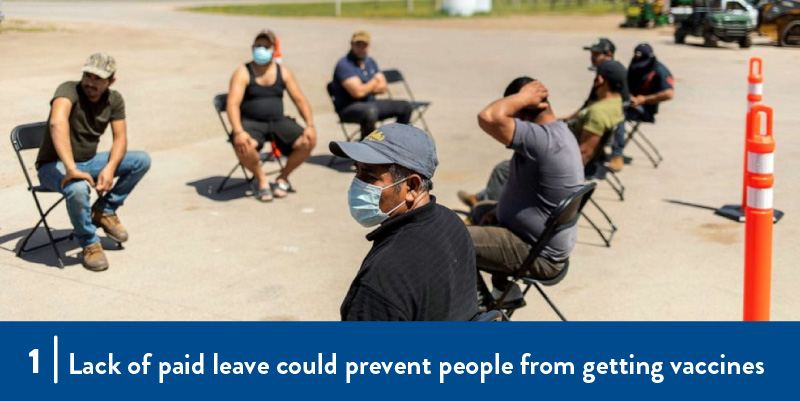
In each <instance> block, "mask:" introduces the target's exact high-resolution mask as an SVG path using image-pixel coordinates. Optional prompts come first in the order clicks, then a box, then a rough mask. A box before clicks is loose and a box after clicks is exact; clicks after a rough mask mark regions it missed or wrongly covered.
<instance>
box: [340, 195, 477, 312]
mask: <svg viewBox="0 0 800 401" xmlns="http://www.w3.org/2000/svg"><path fill="white" fill-rule="evenodd" d="M367 240H369V241H373V244H372V249H371V250H370V251H369V253H368V254H367V256H366V258H364V261H363V262H362V264H361V269H360V270H359V272H358V275H357V276H356V278H355V279H354V280H353V283H352V284H351V285H350V290H349V291H348V292H347V296H345V299H344V302H342V307H341V315H342V320H381V321H383V320H470V319H471V318H473V317H474V316H475V315H476V314H477V313H478V300H477V290H476V289H477V287H476V283H477V271H476V268H475V248H474V247H473V245H472V238H471V237H470V236H469V233H468V232H467V229H466V227H465V226H464V223H463V222H462V221H461V219H459V218H458V216H456V214H455V213H453V211H451V210H450V209H447V208H446V207H444V206H440V205H438V204H436V198H434V197H431V202H430V203H429V204H427V205H425V206H422V207H421V208H419V209H415V210H412V211H411V212H408V213H405V214H403V215H400V216H397V217H394V218H392V219H390V220H388V221H386V222H385V223H383V224H382V225H381V226H380V227H379V228H378V229H376V230H375V231H373V232H371V233H369V234H368V235H367Z"/></svg>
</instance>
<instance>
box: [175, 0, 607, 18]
mask: <svg viewBox="0 0 800 401" xmlns="http://www.w3.org/2000/svg"><path fill="white" fill-rule="evenodd" d="M581 3H583V2H582V1H581ZM621 4H622V2H620V3H618V5H617V6H615V5H614V3H611V2H607V3H606V2H604V3H593V4H585V5H579V3H578V1H575V0H573V1H570V2H566V1H564V0H558V1H556V2H554V4H553V5H552V6H551V4H550V1H549V0H538V1H536V0H519V1H517V2H513V1H512V0H495V1H494V4H493V7H492V12H491V13H485V14H478V15H479V16H481V15H483V16H508V15H530V14H589V15H598V14H608V13H612V12H619V11H620V10H621ZM435 5H436V3H435V1H434V0H414V11H413V12H412V13H409V12H408V9H407V6H408V5H407V3H406V1H402V0H400V1H367V2H353V3H350V2H342V15H341V16H342V17H345V18H444V17H448V16H447V15H445V14H443V13H440V12H437V11H436V10H435ZM335 7H336V6H335V4H334V3H333V2H328V3H292V4H246V5H245V4H238V5H237V4H234V5H226V6H200V7H187V8H183V10H186V11H195V12H205V13H219V14H234V15H253V16H264V15H266V16H273V17H333V16H335V12H336V10H335Z"/></svg>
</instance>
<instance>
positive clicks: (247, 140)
mask: <svg viewBox="0 0 800 401" xmlns="http://www.w3.org/2000/svg"><path fill="white" fill-rule="evenodd" d="M275 43H276V38H275V34H274V33H273V32H272V31H261V32H259V33H258V35H256V38H255V40H254V41H253V46H252V47H253V61H252V62H249V63H247V64H245V65H243V66H241V67H239V68H237V69H236V71H235V72H234V73H233V77H231V83H230V89H229V91H228V104H227V106H226V110H227V112H228V119H229V120H230V122H231V127H232V128H233V145H234V147H235V148H236V156H237V157H238V158H239V161H240V162H241V163H242V165H243V166H244V167H245V168H247V169H248V170H250V172H252V173H253V175H254V176H255V178H256V181H257V184H258V186H257V188H255V191H254V192H255V198H256V200H258V201H260V202H269V201H271V200H272V199H273V196H274V197H276V198H283V197H285V196H286V195H287V194H288V193H289V191H290V190H291V185H290V184H289V175H290V174H292V172H293V171H294V170H295V169H297V168H298V167H299V166H300V165H301V164H303V162H305V161H306V160H308V158H309V157H310V156H311V150H312V149H314V146H316V144H317V131H316V130H315V128H314V116H313V114H312V113H311V106H310V105H309V103H308V100H306V97H305V95H304V94H303V92H302V91H301V90H300V86H299V85H298V84H297V80H296V79H295V77H294V74H293V73H292V71H291V70H289V68H288V67H286V66H285V65H283V64H278V63H276V62H275V60H274V58H273V55H274V51H275ZM284 91H286V92H287V93H289V97H291V98H292V101H293V102H294V104H295V106H296V107H297V110H298V111H299V112H300V115H301V116H303V120H305V123H306V127H305V128H303V127H301V126H300V125H299V124H297V122H296V121H295V120H294V119H292V118H289V117H286V116H285V115H284V114H283V92H284ZM271 140H275V142H276V145H277V147H278V150H280V151H281V154H283V155H285V156H287V157H288V158H287V160H286V165H285V166H284V168H283V171H281V173H280V175H278V177H277V178H276V179H275V182H274V183H272V184H270V183H269V181H267V176H266V174H264V170H263V169H262V168H261V157H260V156H259V152H260V151H261V148H262V147H264V144H265V143H266V142H269V141H271Z"/></svg>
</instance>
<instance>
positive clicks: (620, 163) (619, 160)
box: [608, 156, 625, 173]
mask: <svg viewBox="0 0 800 401" xmlns="http://www.w3.org/2000/svg"><path fill="white" fill-rule="evenodd" d="M623 167H625V158H624V157H622V156H612V157H611V160H610V161H609V162H608V169H609V170H611V171H613V172H615V173H618V172H620V171H622V168H623Z"/></svg>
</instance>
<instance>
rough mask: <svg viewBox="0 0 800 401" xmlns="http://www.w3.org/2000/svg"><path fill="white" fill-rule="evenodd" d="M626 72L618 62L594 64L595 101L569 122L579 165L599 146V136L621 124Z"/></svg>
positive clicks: (595, 153) (608, 61)
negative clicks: (575, 139) (579, 154)
mask: <svg viewBox="0 0 800 401" xmlns="http://www.w3.org/2000/svg"><path fill="white" fill-rule="evenodd" d="M626 79H627V72H626V71H625V67H624V66H623V65H622V64H620V63H619V62H618V61H614V60H606V61H603V62H601V63H600V64H598V66H597V75H596V76H595V80H594V85H595V93H596V94H597V100H596V101H595V102H593V103H591V104H590V105H589V106H588V107H586V108H585V109H583V110H581V111H580V112H578V117H577V118H576V119H574V120H573V121H571V122H570V129H571V130H572V132H573V133H574V134H575V136H576V137H577V139H578V144H579V145H580V148H581V158H582V159H583V164H584V165H587V164H588V163H589V162H590V161H591V160H592V158H594V156H596V155H597V152H599V151H600V150H601V148H602V146H603V144H602V143H601V139H602V138H603V135H604V134H605V133H607V132H609V131H611V130H613V129H614V128H615V127H616V126H617V124H619V123H620V122H622V120H624V118H625V117H624V116H623V114H622V95H621V92H622V90H623V88H624V87H625V80H626Z"/></svg>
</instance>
